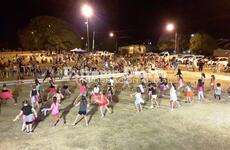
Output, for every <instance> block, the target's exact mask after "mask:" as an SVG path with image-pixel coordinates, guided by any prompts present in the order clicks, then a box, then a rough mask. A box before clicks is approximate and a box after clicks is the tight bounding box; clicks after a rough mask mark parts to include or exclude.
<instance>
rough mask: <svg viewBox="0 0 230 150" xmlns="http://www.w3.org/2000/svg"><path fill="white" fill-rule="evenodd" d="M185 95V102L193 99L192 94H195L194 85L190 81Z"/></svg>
mask: <svg viewBox="0 0 230 150" xmlns="http://www.w3.org/2000/svg"><path fill="white" fill-rule="evenodd" d="M185 96H186V101H185V102H187V103H190V102H191V100H192V96H193V92H192V85H191V83H190V82H189V83H188V84H187V85H186V87H185Z"/></svg>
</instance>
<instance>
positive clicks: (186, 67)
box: [185, 58, 190, 71]
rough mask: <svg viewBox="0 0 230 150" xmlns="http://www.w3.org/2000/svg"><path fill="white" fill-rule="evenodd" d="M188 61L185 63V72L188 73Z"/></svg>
mask: <svg viewBox="0 0 230 150" xmlns="http://www.w3.org/2000/svg"><path fill="white" fill-rule="evenodd" d="M189 63H190V62H189V59H188V58H187V59H186V61H185V70H186V71H188V70H189Z"/></svg>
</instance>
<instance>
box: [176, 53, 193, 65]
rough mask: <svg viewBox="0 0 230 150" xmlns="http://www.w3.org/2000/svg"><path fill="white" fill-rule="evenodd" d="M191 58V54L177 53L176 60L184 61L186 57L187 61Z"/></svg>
mask: <svg viewBox="0 0 230 150" xmlns="http://www.w3.org/2000/svg"><path fill="white" fill-rule="evenodd" d="M191 58H193V55H178V57H177V61H178V62H180V63H185V61H186V60H187V59H189V61H192V60H191Z"/></svg>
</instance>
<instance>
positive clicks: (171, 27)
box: [166, 23, 175, 32]
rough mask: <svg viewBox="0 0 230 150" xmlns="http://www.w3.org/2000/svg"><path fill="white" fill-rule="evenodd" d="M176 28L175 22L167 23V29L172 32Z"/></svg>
mask: <svg viewBox="0 0 230 150" xmlns="http://www.w3.org/2000/svg"><path fill="white" fill-rule="evenodd" d="M174 29H175V26H174V24H172V23H169V24H167V25H166V30H167V31H169V32H171V31H173V30H174Z"/></svg>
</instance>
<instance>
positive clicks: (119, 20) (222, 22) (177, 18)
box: [0, 0, 230, 47]
mask: <svg viewBox="0 0 230 150" xmlns="http://www.w3.org/2000/svg"><path fill="white" fill-rule="evenodd" d="M83 2H85V0H2V1H1V9H0V20H1V23H0V46H1V47H2V46H5V45H6V43H7V45H8V47H18V43H17V41H18V39H17V31H18V29H20V28H23V27H25V26H26V25H27V24H28V23H29V21H30V19H31V18H33V17H35V16H41V15H47V16H55V17H58V18H61V19H63V20H66V21H68V22H70V23H71V24H73V25H74V27H75V28H76V30H78V31H79V34H80V35H83V36H84V33H85V25H84V17H83V16H82V15H81V12H80V6H81V4H82V3H83ZM88 2H90V4H91V5H92V6H93V7H94V9H95V10H94V14H95V15H94V16H93V17H92V18H91V20H90V21H91V22H90V29H91V31H93V30H94V31H96V35H97V36H98V37H100V39H103V38H102V37H104V38H105V37H106V36H108V32H110V31H117V34H118V35H119V36H120V37H129V38H130V39H132V40H133V41H139V42H141V41H144V40H151V41H152V42H155V43H156V42H157V40H158V38H159V36H160V35H161V34H162V33H164V32H165V31H164V26H165V24H166V22H169V21H171V22H175V23H176V26H177V31H178V32H179V33H184V34H191V33H196V32H206V33H209V34H211V35H212V36H214V37H215V38H230V30H229V28H230V1H229V0H142V1H140V0H91V1H88Z"/></svg>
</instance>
